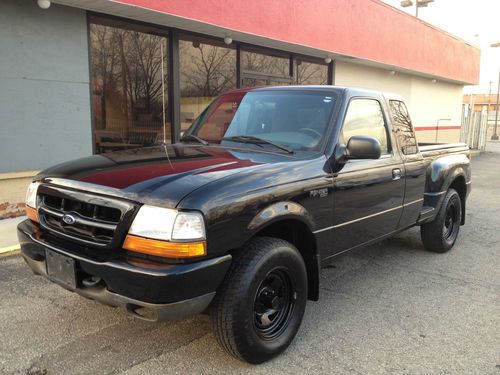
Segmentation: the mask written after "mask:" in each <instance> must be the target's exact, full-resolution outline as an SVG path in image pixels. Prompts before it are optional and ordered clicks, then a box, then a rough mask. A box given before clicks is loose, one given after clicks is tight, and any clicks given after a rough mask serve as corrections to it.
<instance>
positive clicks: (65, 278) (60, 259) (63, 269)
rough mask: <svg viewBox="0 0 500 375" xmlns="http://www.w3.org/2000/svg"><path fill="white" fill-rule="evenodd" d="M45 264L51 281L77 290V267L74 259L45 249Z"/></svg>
mask: <svg viewBox="0 0 500 375" xmlns="http://www.w3.org/2000/svg"><path fill="white" fill-rule="evenodd" d="M45 264H46V267H47V275H48V276H49V278H50V279H52V280H54V281H56V282H58V283H59V284H62V285H63V286H67V287H69V288H71V289H76V267H75V260H74V259H73V258H70V257H68V256H66V255H62V254H59V253H56V252H55V251H52V250H49V249H45Z"/></svg>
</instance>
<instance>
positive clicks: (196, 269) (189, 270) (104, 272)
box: [17, 220, 231, 321]
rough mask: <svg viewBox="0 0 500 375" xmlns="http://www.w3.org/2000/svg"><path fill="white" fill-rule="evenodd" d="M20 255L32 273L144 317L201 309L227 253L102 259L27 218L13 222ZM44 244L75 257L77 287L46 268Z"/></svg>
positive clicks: (222, 269) (224, 266)
mask: <svg viewBox="0 0 500 375" xmlns="http://www.w3.org/2000/svg"><path fill="white" fill-rule="evenodd" d="M17 232H18V238H19V242H20V245H21V255H22V256H23V258H24V260H25V261H26V263H27V264H28V265H29V266H30V268H31V269H32V270H33V272H35V273H36V274H39V275H42V276H44V277H46V278H48V279H49V280H51V281H53V282H56V283H58V284H60V285H61V286H63V287H64V288H66V289H68V290H71V291H73V292H76V293H78V294H80V295H81V296H83V297H86V298H90V299H93V300H96V301H98V302H101V303H103V304H106V305H109V306H114V307H120V308H123V309H125V310H126V311H127V312H128V313H130V314H132V315H134V316H136V317H138V318H141V319H145V320H152V321H158V320H172V319H178V318H182V317H184V316H188V315H192V314H197V313H199V312H202V311H203V310H205V309H206V308H207V307H208V305H209V304H210V302H211V301H212V299H213V297H214V296H215V291H216V290H217V288H218V286H219V285H220V283H221V282H222V280H223V279H224V277H225V275H226V272H227V270H228V268H229V265H230V263H231V256H230V255H226V256H223V257H219V258H214V259H207V260H202V261H198V262H194V263H190V264H176V265H170V264H160V263H157V264H154V267H150V266H148V267H146V266H144V267H141V266H137V265H132V264H130V263H128V262H127V261H126V260H125V259H124V258H120V257H114V258H109V257H108V258H107V259H103V258H102V257H101V258H100V257H99V256H98V254H97V255H96V256H92V252H91V251H90V250H88V249H84V248H81V247H80V246H78V245H75V244H72V243H64V242H61V241H56V240H53V241H52V240H50V239H49V237H48V236H47V235H46V234H45V233H44V232H42V231H40V229H39V227H38V225H37V224H34V223H33V222H31V221H29V220H26V221H23V222H22V223H20V224H19V226H18V228H17ZM46 249H48V250H50V251H53V252H56V253H58V254H62V255H64V256H67V257H70V258H72V259H73V260H74V261H75V269H76V288H72V287H69V286H68V285H63V284H61V283H59V282H58V281H57V280H53V279H52V278H51V277H50V276H49V275H48V274H47V268H46V261H45V256H46ZM90 279H92V280H100V281H99V282H98V283H89V282H86V281H88V280H90Z"/></svg>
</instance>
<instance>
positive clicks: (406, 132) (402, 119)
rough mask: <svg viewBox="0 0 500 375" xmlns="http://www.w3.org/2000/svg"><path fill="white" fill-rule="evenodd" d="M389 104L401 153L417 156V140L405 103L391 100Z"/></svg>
mask: <svg viewBox="0 0 500 375" xmlns="http://www.w3.org/2000/svg"><path fill="white" fill-rule="evenodd" d="M389 103H390V108H391V116H392V121H393V123H394V128H395V130H396V136H397V137H398V143H399V146H400V147H401V152H402V153H403V154H404V155H412V154H416V153H417V151H418V148H417V139H416V138H415V132H414V131H413V126H412V125H411V120H410V115H409V114H408V110H407V109H406V105H405V103H403V102H402V101H400V100H390V101H389Z"/></svg>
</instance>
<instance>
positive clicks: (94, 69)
mask: <svg viewBox="0 0 500 375" xmlns="http://www.w3.org/2000/svg"><path fill="white" fill-rule="evenodd" d="M167 42H168V41H167V38H166V37H164V36H158V35H153V34H148V33H145V32H139V31H135V30H128V29H122V28H119V27H113V26H108V25H101V24H96V23H91V24H90V64H91V67H90V70H91V84H92V93H93V106H92V111H93V121H94V129H95V141H96V149H97V152H106V151H114V150H116V149H123V148H131V147H138V146H147V145H152V144H154V143H155V142H157V140H158V139H159V138H163V133H164V131H165V134H166V138H167V140H168V139H170V123H169V121H168V110H167V107H168V103H167V95H166V91H167V87H168V81H167V74H166V72H167V62H168V58H167V50H168V49H167ZM162 52H163V54H162Z"/></svg>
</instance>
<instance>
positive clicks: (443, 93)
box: [335, 61, 463, 142]
mask: <svg viewBox="0 0 500 375" xmlns="http://www.w3.org/2000/svg"><path fill="white" fill-rule="evenodd" d="M335 84H336V85H339V86H357V87H364V88H368V89H373V90H380V91H387V92H392V93H396V94H399V95H401V96H403V97H404V98H405V100H406V103H407V105H408V109H409V111H410V115H411V117H412V121H413V124H414V126H415V129H416V130H417V137H418V140H419V142H458V141H459V136H460V129H459V128H457V127H458V126H460V123H461V116H462V92H463V86H461V85H458V84H453V83H447V82H439V81H437V82H436V83H433V82H432V80H431V79H428V78H423V77H417V76H412V75H409V74H405V73H399V72H396V73H395V74H394V75H391V74H390V71H389V70H386V69H380V68H375V67H370V66H364V65H360V64H356V63H352V62H345V61H337V62H336V64H335ZM438 125H439V130H436V129H429V128H432V127H436V126H438ZM426 129H427V130H426Z"/></svg>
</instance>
